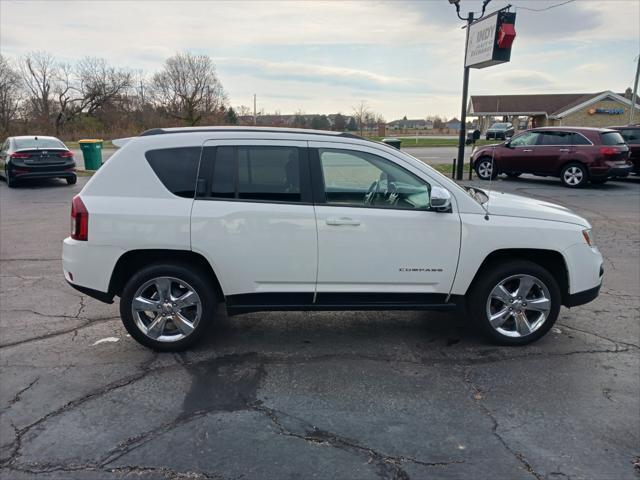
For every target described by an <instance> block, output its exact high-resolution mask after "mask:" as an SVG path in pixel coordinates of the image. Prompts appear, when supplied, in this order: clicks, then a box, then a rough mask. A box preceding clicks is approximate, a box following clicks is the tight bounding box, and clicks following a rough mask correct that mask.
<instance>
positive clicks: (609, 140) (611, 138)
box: [600, 132, 624, 145]
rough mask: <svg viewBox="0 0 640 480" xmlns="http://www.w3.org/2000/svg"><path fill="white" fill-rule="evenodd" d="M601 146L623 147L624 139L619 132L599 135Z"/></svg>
mask: <svg viewBox="0 0 640 480" xmlns="http://www.w3.org/2000/svg"><path fill="white" fill-rule="evenodd" d="M600 138H601V139H602V144H603V145H623V144H624V138H622V135H620V132H605V133H601V134H600Z"/></svg>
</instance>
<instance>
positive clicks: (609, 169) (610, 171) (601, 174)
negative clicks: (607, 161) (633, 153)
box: [589, 164, 633, 178]
mask: <svg viewBox="0 0 640 480" xmlns="http://www.w3.org/2000/svg"><path fill="white" fill-rule="evenodd" d="M631 172H633V165H631V164H627V165H624V166H603V167H592V168H590V169H589V173H590V174H591V176H592V177H594V178H608V177H626V176H627V175H629V174H630V173H631Z"/></svg>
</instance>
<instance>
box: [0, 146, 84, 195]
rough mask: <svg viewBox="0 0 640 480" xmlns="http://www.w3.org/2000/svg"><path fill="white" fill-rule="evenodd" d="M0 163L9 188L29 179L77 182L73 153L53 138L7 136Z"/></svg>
mask: <svg viewBox="0 0 640 480" xmlns="http://www.w3.org/2000/svg"><path fill="white" fill-rule="evenodd" d="M0 162H2V167H3V168H4V177H5V178H6V180H7V185H8V186H9V188H13V187H15V186H16V182H17V181H19V180H26V179H29V178H64V179H65V180H66V181H67V183H68V184H69V185H73V184H74V183H76V181H77V177H76V162H75V160H74V159H73V152H72V151H71V150H69V149H68V148H67V146H66V145H65V144H64V143H62V142H61V141H60V140H58V139H57V138H55V137H41V136H22V137H9V138H7V139H6V140H5V142H4V143H3V144H2V150H1V151H0Z"/></svg>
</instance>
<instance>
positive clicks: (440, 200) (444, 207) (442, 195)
mask: <svg viewBox="0 0 640 480" xmlns="http://www.w3.org/2000/svg"><path fill="white" fill-rule="evenodd" d="M430 203H431V209H432V210H435V211H436V212H451V194H450V193H449V190H447V189H445V188H442V187H438V186H433V187H431V193H430Z"/></svg>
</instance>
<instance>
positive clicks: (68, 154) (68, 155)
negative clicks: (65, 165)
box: [58, 150, 73, 158]
mask: <svg viewBox="0 0 640 480" xmlns="http://www.w3.org/2000/svg"><path fill="white" fill-rule="evenodd" d="M58 156H59V157H60V158H73V152H70V151H69V150H67V151H66V152H60V153H58Z"/></svg>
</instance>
